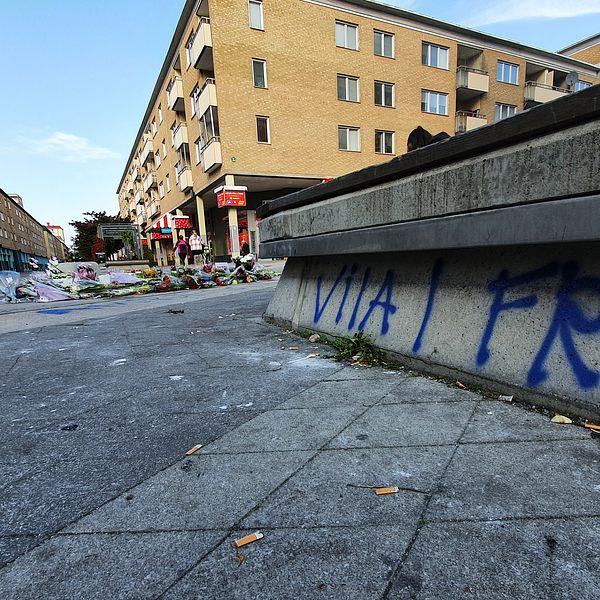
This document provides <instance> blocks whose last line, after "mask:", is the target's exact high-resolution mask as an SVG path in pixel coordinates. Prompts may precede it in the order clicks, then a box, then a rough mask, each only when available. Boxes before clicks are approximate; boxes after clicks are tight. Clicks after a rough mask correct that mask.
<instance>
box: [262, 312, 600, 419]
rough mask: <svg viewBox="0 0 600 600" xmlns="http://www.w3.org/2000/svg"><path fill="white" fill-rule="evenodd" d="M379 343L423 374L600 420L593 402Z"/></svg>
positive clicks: (284, 323) (275, 321) (286, 325)
mask: <svg viewBox="0 0 600 600" xmlns="http://www.w3.org/2000/svg"><path fill="white" fill-rule="evenodd" d="M263 320H264V321H265V322H266V323H269V324H271V325H274V326H276V327H280V328H282V329H290V330H292V331H294V332H296V333H297V334H298V333H299V331H300V330H302V331H306V332H309V333H317V334H319V335H320V336H321V337H322V338H326V339H328V340H336V339H344V338H343V337H340V336H335V335H332V334H330V333H325V332H323V331H319V330H317V329H312V328H310V327H298V326H294V324H293V323H292V322H291V321H290V320H288V319H281V318H278V317H274V316H272V315H269V314H267V313H265V314H264V315H263ZM375 346H376V347H377V348H378V349H379V350H381V351H382V352H383V354H384V356H385V357H386V358H388V359H389V360H390V361H393V362H394V363H396V364H398V365H400V366H401V367H402V368H404V369H410V370H411V371H415V372H416V373H417V374H419V375H430V376H433V377H435V378H437V379H441V380H443V381H445V382H446V383H449V384H451V383H454V382H456V381H457V380H459V381H460V382H461V383H462V384H464V385H465V386H466V387H467V388H468V389H469V390H471V391H473V392H477V393H480V394H481V395H483V396H486V397H490V398H492V399H496V400H497V399H498V396H499V395H505V396H510V395H512V396H515V400H514V401H513V403H514V404H515V405H524V406H525V407H526V408H543V409H546V410H548V411H551V412H557V413H560V414H563V415H568V416H571V417H573V418H574V419H577V420H586V419H593V420H596V421H600V407H598V406H594V405H593V404H588V403H583V402H581V400H578V399H575V398H568V397H564V396H553V395H550V394H543V393H539V392H533V391H531V390H530V389H527V388H523V387H520V386H517V385H514V384H508V383H503V382H500V381H496V380H494V379H489V378H487V377H483V376H480V375H474V374H472V373H468V372H466V371H461V370H460V369H451V368H449V367H445V366H443V365H439V364H434V363H429V362H427V361H424V360H422V359H419V358H415V357H413V356H406V355H405V354H400V353H399V352H392V351H390V350H387V349H385V348H380V347H378V346H377V345H376V344H375Z"/></svg>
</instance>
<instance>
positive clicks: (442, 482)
mask: <svg viewBox="0 0 600 600" xmlns="http://www.w3.org/2000/svg"><path fill="white" fill-rule="evenodd" d="M235 298H239V296H236V297H235ZM252 298H255V300H252ZM236 301H238V300H236ZM244 302H245V303H246V304H245V307H246V310H248V311H249V312H250V313H252V311H254V313H260V311H261V310H262V309H263V308H262V307H264V303H265V295H264V294H262V295H261V294H256V295H254V296H245V298H244ZM193 310H194V305H193V304H192V303H190V305H188V306H186V312H185V315H182V319H183V318H186V317H187V315H189V314H190V313H192V311H193ZM218 316H219V315H217V314H216V312H214V311H212V312H210V315H209V316H206V317H205V319H206V320H207V324H208V320H209V319H214V324H215V326H218V325H223V326H224V325H225V324H224V323H221V321H219V320H217V317H218ZM254 316H256V315H254ZM254 316H253V315H251V314H246V315H245V319H246V322H247V323H248V324H250V323H252V326H250V325H248V327H247V328H246V329H245V338H243V340H244V341H243V342H241V341H240V340H242V337H241V336H238V337H231V338H226V339H223V338H221V337H219V338H218V340H216V339H215V340H213V345H212V346H207V348H209V347H212V348H213V356H212V357H208V358H209V360H212V361H214V362H215V363H218V362H219V361H221V360H227V358H226V357H227V356H229V357H230V363H231V364H234V363H235V364H237V365H240V367H238V368H236V369H233V370H232V371H230V374H229V375H228V377H229V378H231V379H235V382H234V383H235V388H237V389H238V391H241V393H242V394H244V386H245V385H246V384H247V386H248V387H249V388H252V387H253V389H254V390H256V389H258V388H257V386H256V383H255V382H256V381H257V380H258V379H257V378H258V374H256V373H255V374H252V373H251V371H250V369H251V366H250V365H251V364H252V363H253V362H254V364H255V365H260V378H261V382H262V383H261V385H262V388H263V392H264V393H263V395H262V396H261V398H264V399H265V400H264V403H262V404H261V399H260V398H259V399H258V400H256V398H255V403H252V404H253V406H252V409H251V410H253V411H255V412H253V413H252V414H251V415H249V416H248V417H247V418H245V419H240V420H239V421H237V422H236V423H235V424H234V425H233V426H232V427H228V428H227V427H225V428H223V427H222V425H219V421H220V420H224V419H226V418H230V414H229V413H228V410H229V408H232V405H231V390H232V381H231V379H229V380H227V381H225V380H222V379H220V378H221V377H223V374H222V373H220V375H219V379H218V380H217V381H215V382H213V384H212V385H211V389H210V390H208V391H207V390H202V391H201V390H200V389H199V388H198V386H197V383H194V382H190V381H181V382H180V383H181V385H182V386H184V387H183V388H178V389H179V392H174V393H173V394H171V393H168V394H167V393H165V394H163V395H162V397H161V403H162V404H168V403H175V404H178V408H177V411H176V412H177V414H179V415H180V416H181V415H182V414H183V413H187V414H188V416H190V415H191V416H192V417H195V418H196V419H197V420H198V422H199V423H200V422H201V423H203V427H204V423H205V420H206V418H207V414H208V410H209V409H208V408H204V409H202V411H200V410H199V409H193V408H191V404H190V402H191V400H190V398H191V396H190V395H189V394H187V397H188V401H187V403H186V402H183V403H180V400H178V399H177V396H179V397H181V396H182V392H181V390H182V389H186V390H189V389H196V390H197V393H198V395H199V396H200V395H206V396H207V397H208V396H209V395H210V398H211V400H210V402H211V405H210V406H211V408H210V414H211V417H210V418H211V419H212V421H211V422H212V423H213V424H214V426H213V427H214V428H215V429H216V428H219V427H221V433H218V434H216V435H213V436H211V428H208V429H207V428H206V427H204V428H203V429H202V434H200V433H199V434H198V436H197V437H192V435H190V428H189V426H188V425H189V423H187V421H186V431H187V432H188V435H187V437H186V439H180V440H178V441H179V444H180V446H181V448H180V453H179V455H180V458H178V459H175V460H172V461H170V463H169V464H167V465H165V466H163V467H162V468H160V469H157V470H156V471H155V472H153V473H151V474H149V475H147V476H144V477H143V478H142V480H141V481H139V483H136V484H135V485H131V486H130V487H128V488H127V489H121V490H120V491H118V493H116V494H113V496H112V497H108V496H107V497H105V498H108V499H105V501H104V502H103V503H101V504H98V506H95V507H94V508H92V509H91V510H89V511H87V512H85V514H84V515H82V516H80V517H78V518H76V519H74V520H73V521H72V522H71V523H69V524H68V525H66V526H65V527H63V528H62V529H60V530H58V531H56V532H55V533H53V534H52V535H48V536H47V537H46V538H45V539H44V540H43V541H42V543H41V544H39V545H37V546H36V547H33V548H32V549H31V550H30V551H29V552H26V553H24V554H21V555H20V556H18V557H17V558H16V559H15V560H14V561H13V562H10V563H9V564H8V565H7V566H6V567H4V569H2V570H0V597H2V598H5V599H19V600H21V599H24V598H41V597H43V598H44V599H49V598H56V599H61V600H64V599H71V598H81V599H86V600H89V599H92V598H99V599H100V598H102V599H106V598H111V599H117V598H119V599H120V598H136V599H138V598H165V599H180V598H182V599H183V598H185V599H202V600H209V599H215V600H217V599H218V600H222V599H225V598H227V599H232V600H235V599H242V598H244V599H248V598H251V599H259V598H260V599H261V600H263V599H274V600H275V599H277V600H279V599H281V600H283V599H286V600H287V599H289V598H302V599H309V600H312V599H319V600H320V599H324V598H328V599H335V600H340V599H348V600H362V599H365V600H372V599H383V598H389V599H403V600H404V599H406V600H409V599H418V600H425V599H427V600H432V599H439V600H447V599H455V598H477V599H481V600H495V599H510V600H520V599H523V600H532V599H540V600H542V599H550V598H551V599H555V600H556V599H561V600H562V599H564V600H571V599H574V598H577V599H580V600H581V599H589V600H592V599H595V598H598V597H599V596H600V592H599V590H600V555H599V553H598V552H597V549H598V547H599V546H600V462H599V461H600V452H599V448H598V440H597V439H594V438H592V437H591V436H590V433H589V431H587V430H585V429H583V428H581V427H578V426H575V425H558V424H555V423H551V422H550V418H549V417H548V416H546V415H542V414H538V413H536V412H533V411H530V410H526V409H524V408H522V407H521V406H518V405H514V404H511V403H506V402H500V401H498V400H490V399H485V398H483V397H481V396H480V395H478V394H476V393H473V392H471V391H468V390H463V389H459V388H457V387H454V386H449V385H447V384H445V383H443V382H438V381H435V380H432V379H429V378H425V377H420V376H416V375H414V374H411V373H408V372H402V371H389V370H385V369H380V368H366V367H352V366H347V365H342V364H339V363H336V362H334V361H332V360H330V359H327V358H323V356H322V355H324V354H328V353H329V350H328V348H327V347H319V348H315V345H314V344H309V343H308V342H306V341H305V340H298V339H296V338H294V337H293V336H292V335H290V334H287V333H283V332H282V331H280V330H278V329H276V328H273V327H271V326H268V325H265V324H261V323H260V322H259V321H258V320H256V319H254V320H252V319H253V318H254ZM121 318H123V319H124V318H125V317H121ZM127 318H129V319H131V318H133V316H132V315H127ZM145 319H146V322H147V324H148V327H151V326H152V323H154V321H149V320H148V317H147V316H146V317H145ZM188 325H189V323H187V322H186V325H185V326H182V331H183V329H186V330H187V326H188ZM227 326H229V327H231V324H229V325H227ZM238 326H239V324H238ZM130 327H131V325H130ZM234 327H235V325H234ZM133 331H134V329H130V334H129V335H130V338H129V342H130V343H132V339H131V335H132V333H133ZM135 331H138V333H139V334H141V332H140V331H139V330H137V329H135ZM232 331H233V330H232ZM242 346H243V347H242ZM252 347H253V348H254V349H255V350H256V352H255V355H254V356H251V355H252V351H250V350H246V348H252ZM258 349H260V351H258ZM314 354H319V355H320V356H313V355H314ZM139 359H140V360H141V361H143V360H144V359H143V357H141V356H140V357H139ZM192 361H197V362H198V361H199V358H192ZM240 361H241V362H240ZM244 362H245V365H246V367H244V368H242V367H241V364H242V363H244ZM189 366H190V365H189V364H188V365H186V368H189ZM282 372H283V373H284V379H282ZM182 379H183V378H182ZM177 385H179V382H177ZM186 386H187V387H186ZM136 389H138V392H137V393H136V394H137V395H139V394H140V392H141V389H140V388H136ZM227 390H229V393H225V394H223V391H225V392H227ZM184 395H186V394H184ZM256 395H257V394H256V393H253V394H252V395H250V396H247V397H246V399H247V400H248V402H252V398H253V396H256ZM217 400H218V401H220V402H221V403H222V406H220V407H216V406H213V405H214V402H215V401H217ZM132 402H133V405H132V406H131V407H130V410H131V413H130V414H134V413H135V412H136V411H137V410H140V411H141V410H142V404H141V403H139V400H138V401H136V400H135V398H134V399H132ZM234 403H239V407H242V408H241V410H247V409H244V408H243V407H244V398H243V396H236V400H234ZM206 406H208V405H206ZM236 406H238V404H236ZM223 407H225V408H223ZM97 410H98V409H97ZM99 410H100V412H99V413H96V415H95V416H96V418H100V419H101V418H109V417H112V418H114V417H115V416H116V417H117V418H125V417H126V415H122V414H116V415H115V414H114V407H113V408H111V407H108V408H107V409H105V410H104V411H103V410H102V409H101V408H100V409H99ZM153 410H154V409H153ZM174 410H175V409H173V408H171V409H170V411H169V412H170V413H171V412H174ZM203 411H204V412H203ZM111 413H112V414H111ZM152 414H155V415H156V417H155V418H156V423H155V424H156V425H157V426H158V427H159V428H160V426H161V423H162V422H163V421H165V419H166V418H167V415H166V414H164V415H158V413H152ZM170 418H172V414H171V417H170ZM199 431H200V430H199ZM129 444H131V445H133V446H134V450H135V455H137V456H138V457H139V456H140V455H141V456H142V457H143V458H144V457H145V459H146V460H147V461H150V462H151V461H153V460H155V459H156V455H159V454H160V453H161V448H160V446H157V445H152V444H150V443H147V440H145V439H130V440H129ZM196 444H204V446H203V447H202V448H201V449H200V450H198V451H197V452H195V453H194V454H192V455H190V456H186V455H185V451H186V450H188V449H189V448H190V447H192V446H194V445H196ZM121 448H122V446H120V445H115V446H114V452H115V458H117V457H118V454H119V452H120V449H121ZM105 450H106V455H107V456H110V455H111V452H110V450H111V449H110V448H106V449H105ZM34 458H35V457H32V459H34ZM0 485H1V484H0ZM377 487H397V488H398V491H397V493H390V494H382V495H378V494H377V493H376V492H375V489H374V488H377ZM65 493H66V494H67V496H68V493H69V492H68V491H65ZM109 496H110V494H109ZM15 506H16V505H14V506H13V509H14V510H17V509H16V508H15ZM3 510H5V511H6V510H10V507H8V509H7V507H6V505H4V506H3ZM14 517H15V515H14V513H13V514H11V519H12V521H13V522H16V521H18V519H15V518H14ZM5 522H6V521H5ZM23 531H25V532H26V531H27V524H26V523H24V524H23ZM255 531H260V532H261V533H262V534H263V536H264V537H262V539H259V540H258V541H256V542H254V543H252V544H249V545H247V546H244V547H243V548H239V549H236V548H234V547H233V546H232V543H233V542H234V541H235V540H236V539H239V538H241V537H243V536H245V535H247V534H250V533H253V532H255ZM4 533H5V534H6V537H5V538H2V537H0V550H1V549H2V545H1V544H2V540H3V539H4V540H5V539H6V538H7V537H9V535H8V533H9V532H8V528H7V526H5V527H4ZM16 537H17V536H16V535H15V532H13V535H12V539H16ZM23 539H24V540H25V541H26V539H25V538H23ZM24 543H25V542H24ZM16 554H19V552H17V553H16Z"/></svg>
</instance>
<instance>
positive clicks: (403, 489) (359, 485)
mask: <svg viewBox="0 0 600 600" xmlns="http://www.w3.org/2000/svg"><path fill="white" fill-rule="evenodd" d="M347 485H348V487H353V488H359V489H364V490H375V493H377V490H397V491H396V492H381V493H383V494H386V493H387V494H397V493H398V492H416V493H417V494H429V492H426V491H425V490H418V489H416V488H411V487H400V486H393V487H382V486H380V485H366V484H364V483H348V484H347Z"/></svg>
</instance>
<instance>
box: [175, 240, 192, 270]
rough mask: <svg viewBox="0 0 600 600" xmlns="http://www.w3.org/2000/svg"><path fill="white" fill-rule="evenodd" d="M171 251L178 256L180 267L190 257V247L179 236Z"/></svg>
mask: <svg viewBox="0 0 600 600" xmlns="http://www.w3.org/2000/svg"><path fill="white" fill-rule="evenodd" d="M173 250H174V251H175V252H176V253H177V254H178V255H179V260H180V261H181V264H182V265H185V259H186V258H187V257H188V256H190V254H191V253H190V247H189V246H188V243H187V242H186V241H185V240H184V239H183V236H182V235H180V236H179V241H178V242H177V243H176V244H175V247H174V248H173Z"/></svg>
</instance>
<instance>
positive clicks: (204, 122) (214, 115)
mask: <svg viewBox="0 0 600 600" xmlns="http://www.w3.org/2000/svg"><path fill="white" fill-rule="evenodd" d="M199 121H200V139H201V141H202V145H201V150H204V147H205V146H206V145H207V144H208V142H210V140H212V139H213V138H215V137H219V115H218V112H217V107H216V106H209V107H208V109H207V110H206V112H205V113H204V114H203V115H202V116H201V117H200V119H199Z"/></svg>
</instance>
